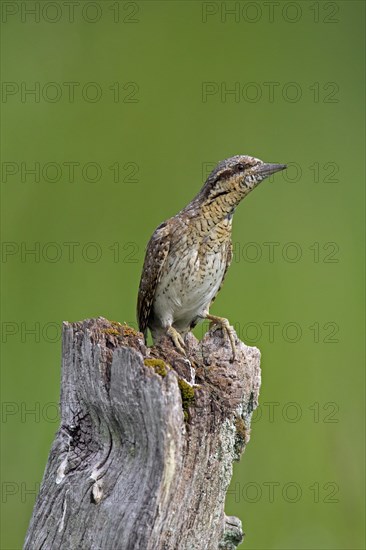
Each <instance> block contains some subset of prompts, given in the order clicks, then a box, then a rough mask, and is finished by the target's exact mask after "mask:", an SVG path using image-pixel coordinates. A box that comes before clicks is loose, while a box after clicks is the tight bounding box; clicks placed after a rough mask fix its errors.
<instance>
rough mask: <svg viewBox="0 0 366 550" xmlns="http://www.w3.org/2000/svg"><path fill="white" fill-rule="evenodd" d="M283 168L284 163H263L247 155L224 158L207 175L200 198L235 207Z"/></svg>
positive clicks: (206, 201)
mask: <svg viewBox="0 0 366 550" xmlns="http://www.w3.org/2000/svg"><path fill="white" fill-rule="evenodd" d="M285 168H286V164H270V163H265V162H263V161H262V160H260V159H257V158H255V157H249V156H247V155H236V156H235V157H231V158H229V159H225V160H223V161H221V162H220V163H219V164H218V165H217V166H216V168H215V169H214V170H213V171H212V172H211V174H210V175H209V176H208V178H207V180H206V183H205V184H204V186H203V188H202V190H201V193H200V194H201V200H202V199H203V201H204V202H205V203H206V204H212V203H213V202H216V200H218V201H219V202H220V203H221V202H225V203H230V204H232V205H233V207H234V208H235V206H236V205H237V204H238V203H239V202H240V201H241V200H242V199H243V198H244V197H245V196H246V195H247V194H248V193H249V192H250V191H252V189H254V188H255V187H257V185H258V184H259V183H260V182H261V181H263V180H264V179H265V178H267V177H268V176H270V175H271V174H274V173H275V172H279V171H280V170H284V169H285Z"/></svg>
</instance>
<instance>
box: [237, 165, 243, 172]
mask: <svg viewBox="0 0 366 550" xmlns="http://www.w3.org/2000/svg"><path fill="white" fill-rule="evenodd" d="M238 170H239V172H242V171H243V170H244V164H238Z"/></svg>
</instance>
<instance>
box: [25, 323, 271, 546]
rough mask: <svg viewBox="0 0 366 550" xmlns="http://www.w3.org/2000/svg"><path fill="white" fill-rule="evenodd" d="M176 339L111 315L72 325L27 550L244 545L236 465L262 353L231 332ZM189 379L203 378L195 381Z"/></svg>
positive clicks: (244, 439) (247, 429) (256, 390)
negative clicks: (153, 342)
mask: <svg viewBox="0 0 366 550" xmlns="http://www.w3.org/2000/svg"><path fill="white" fill-rule="evenodd" d="M186 342H187V347H188V353H187V357H188V358H189V361H188V360H186V359H184V358H183V357H182V356H180V355H179V354H177V352H176V351H175V350H174V349H172V347H171V345H170V343H169V342H165V343H163V344H162V345H161V346H160V347H159V348H150V349H149V348H147V347H146V346H145V344H144V341H143V338H142V335H141V334H140V333H136V332H135V331H134V330H133V329H131V328H130V327H127V326H126V325H120V324H119V323H110V322H109V321H107V320H106V319H103V318H98V319H91V320H87V321H84V322H81V323H72V324H71V323H65V324H64V330H63V354H62V383H61V426H60V428H59V430H58V432H57V434H56V437H55V440H54V443H53V445H52V448H51V452H50V456H49V460H48V464H47V467H46V471H45V474H44V478H43V482H42V485H41V489H40V493H39V496H38V498H37V501H36V504H35V507H34V511H33V516H32V519H31V522H30V526H29V529H28V533H27V536H26V541H25V546H24V548H25V549H26V550H39V549H42V550H46V549H51V548H52V549H67V550H74V549H83V550H89V549H93V550H94V549H101V550H145V549H146V550H156V549H159V550H160V549H161V550H172V549H179V550H194V549H197V550H206V549H207V550H215V549H221V550H223V549H226V550H231V549H235V548H236V546H237V545H238V544H239V543H240V542H241V540H242V530H241V522H240V520H238V518H234V517H227V516H225V514H224V501H225V494H226V491H227V488H228V485H229V483H230V479H231V475H232V463H233V461H234V460H239V458H240V455H241V453H242V452H243V450H244V448H245V446H246V444H247V443H248V441H249V433H250V420H251V415H252V411H253V409H255V408H256V407H257V404H258V393H259V386H260V366H259V364H260V354H259V351H258V350H257V349H256V348H250V347H247V346H245V345H244V344H243V343H242V342H240V341H239V340H237V358H236V360H235V362H234V363H231V362H230V361H231V356H232V352H231V347H230V344H229V342H228V340H227V339H226V338H225V339H224V338H223V336H222V332H221V330H220V329H216V330H215V329H212V330H211V331H209V332H208V333H207V334H206V336H205V337H204V338H203V340H202V341H201V342H198V341H197V340H196V338H194V336H192V335H189V336H188V337H187V339H186ZM184 379H185V380H188V382H191V383H194V385H193V386H191V385H189V384H188V383H187V382H186V381H185V380H184Z"/></svg>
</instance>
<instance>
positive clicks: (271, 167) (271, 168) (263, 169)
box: [254, 163, 287, 177]
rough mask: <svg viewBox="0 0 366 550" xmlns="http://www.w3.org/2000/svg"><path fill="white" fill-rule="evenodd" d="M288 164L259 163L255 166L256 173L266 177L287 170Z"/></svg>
mask: <svg viewBox="0 0 366 550" xmlns="http://www.w3.org/2000/svg"><path fill="white" fill-rule="evenodd" d="M286 168H287V164H265V163H264V164H259V165H258V166H256V167H255V168H254V173H255V174H261V175H262V176H264V177H267V176H271V175H272V174H274V173H275V172H280V170H286Z"/></svg>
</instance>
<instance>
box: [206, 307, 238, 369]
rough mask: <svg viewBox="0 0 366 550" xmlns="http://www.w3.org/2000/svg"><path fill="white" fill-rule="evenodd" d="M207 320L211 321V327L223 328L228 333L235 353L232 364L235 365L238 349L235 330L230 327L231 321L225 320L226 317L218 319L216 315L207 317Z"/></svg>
mask: <svg viewBox="0 0 366 550" xmlns="http://www.w3.org/2000/svg"><path fill="white" fill-rule="evenodd" d="M206 319H208V320H210V321H211V324H210V326H215V325H217V326H219V327H221V330H222V331H223V332H226V334H227V335H228V337H229V340H230V345H231V350H232V352H233V355H232V359H231V362H232V363H233V362H234V361H235V359H236V347H235V337H234V329H233V327H232V326H231V325H230V323H229V321H228V320H227V319H225V317H217V316H216V315H207V317H206Z"/></svg>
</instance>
